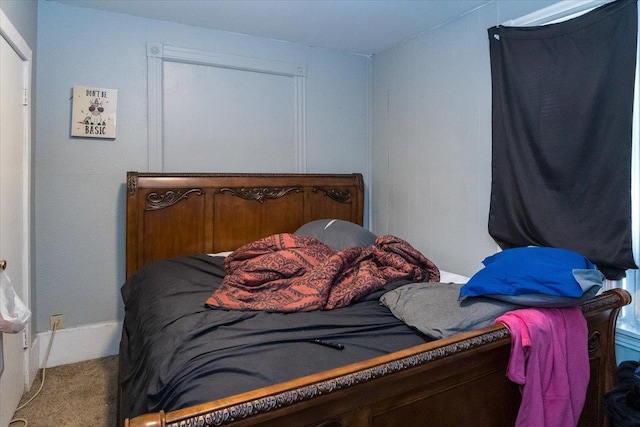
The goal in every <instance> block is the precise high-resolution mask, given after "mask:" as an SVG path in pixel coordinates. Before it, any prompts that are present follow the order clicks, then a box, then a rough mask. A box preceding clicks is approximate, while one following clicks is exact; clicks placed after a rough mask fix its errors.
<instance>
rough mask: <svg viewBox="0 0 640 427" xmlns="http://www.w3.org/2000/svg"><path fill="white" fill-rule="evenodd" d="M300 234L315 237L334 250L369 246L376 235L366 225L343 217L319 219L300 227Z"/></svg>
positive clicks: (297, 232) (298, 231)
mask: <svg viewBox="0 0 640 427" xmlns="http://www.w3.org/2000/svg"><path fill="white" fill-rule="evenodd" d="M294 234H296V235H298V236H306V237H315V238H316V239H318V240H320V241H321V242H322V243H324V244H325V245H327V246H329V247H330V248H331V249H333V250H334V251H341V250H344V249H346V248H351V247H354V246H357V247H363V248H368V247H370V246H371V245H372V244H373V242H374V241H375V240H376V237H377V236H376V235H375V234H373V233H372V232H370V231H369V230H367V229H366V228H364V227H361V226H359V225H358V224H354V223H353V222H349V221H343V220H341V219H318V220H315V221H311V222H308V223H306V224H305V225H303V226H302V227H300V228H298V229H297V230H296V231H295V233H294Z"/></svg>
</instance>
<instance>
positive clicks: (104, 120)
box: [71, 86, 118, 139]
mask: <svg viewBox="0 0 640 427" xmlns="http://www.w3.org/2000/svg"><path fill="white" fill-rule="evenodd" d="M117 105H118V91H117V90H115V89H101V88H95V87H87V86H74V87H73V108H72V113H71V136H83V137H86V138H112V139H113V138H115V137H116V110H117Z"/></svg>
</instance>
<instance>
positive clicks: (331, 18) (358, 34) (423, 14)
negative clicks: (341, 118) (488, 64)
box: [53, 0, 490, 55]
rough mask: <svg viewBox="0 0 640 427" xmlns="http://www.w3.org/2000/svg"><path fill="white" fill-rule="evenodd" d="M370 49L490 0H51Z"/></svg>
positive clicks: (302, 41)
mask: <svg viewBox="0 0 640 427" xmlns="http://www.w3.org/2000/svg"><path fill="white" fill-rule="evenodd" d="M53 1H57V2H59V3H65V4H68V5H71V6H80V7H89V8H95V9H102V10H106V11H111V12H118V13H125V14H129V15H135V16H139V17H144V18H150V19H158V20H162V21H170V22H176V23H180V24H185V25H192V26H197V27H204V28H213V29H217V30H223V31H230V32H234V33H241V34H249V35H253V36H258V37H266V38H270V39H276V40H283V41H288V42H292V43H299V44H303V45H306V46H314V47H323V48H327V49H332V50H337V51H341V52H348V53H357V54H363V55H372V54H376V53H379V52H381V51H383V50H385V49H387V48H389V47H391V46H393V45H395V44H397V43H399V42H401V41H403V40H406V39H408V38H410V37H412V36H414V35H416V34H419V33H421V32H424V31H426V30H429V29H431V28H433V27H436V26H438V25H440V24H442V23H444V22H447V21H450V20H452V19H455V18H456V17H458V16H460V15H463V14H465V13H467V12H469V11H471V10H474V9H476V8H478V7H481V6H482V5H484V4H486V3H489V2H490V0H53Z"/></svg>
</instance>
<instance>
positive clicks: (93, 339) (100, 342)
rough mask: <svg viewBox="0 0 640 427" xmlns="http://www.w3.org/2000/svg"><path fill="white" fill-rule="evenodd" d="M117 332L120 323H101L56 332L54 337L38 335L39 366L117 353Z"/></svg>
mask: <svg viewBox="0 0 640 427" xmlns="http://www.w3.org/2000/svg"><path fill="white" fill-rule="evenodd" d="M121 330H122V322H105V323H94V324H91V325H83V326H78V327H76V328H65V329H60V330H58V331H56V332H55V334H53V333H52V331H46V332H40V333H38V338H37V339H38V340H39V347H40V350H39V356H40V357H39V366H40V368H44V367H45V365H46V367H47V368H50V367H52V366H59V365H67V364H69V363H76V362H83V361H85V360H91V359H98V358H101V357H106V356H112V355H114V354H118V347H119V343H120V335H121ZM52 334H53V342H52V344H51V350H50V351H49V355H48V357H47V351H48V350H49V342H50V341H51V336H52Z"/></svg>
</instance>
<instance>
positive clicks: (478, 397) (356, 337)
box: [118, 172, 631, 427]
mask: <svg viewBox="0 0 640 427" xmlns="http://www.w3.org/2000/svg"><path fill="white" fill-rule="evenodd" d="M363 206H364V183H363V179H362V176H361V175H360V174H175V173H174V174H161V173H138V172H129V173H128V175H127V207H126V209H127V213H126V216H127V220H126V276H127V282H126V283H125V285H124V286H123V298H124V299H125V321H124V326H123V335H122V340H121V343H120V368H119V369H120V372H119V390H118V419H119V423H120V425H124V426H127V427H141V426H145V427H160V426H175V427H177V426H221V425H224V426H226V425H229V426H249V425H273V426H322V427H337V426H353V427H358V426H408V425H429V426H461V425H482V426H504V425H513V424H514V421H515V419H516V416H517V412H518V408H519V404H520V399H521V398H520V391H519V388H518V386H517V385H516V384H514V383H512V382H510V381H509V380H508V379H507V378H506V376H505V372H506V370H507V364H508V361H509V354H510V346H511V337H510V333H509V330H508V329H507V328H506V327H505V326H504V325H502V324H490V325H488V326H484V327H481V328H478V329H473V330H469V331H464V332H460V333H456V334H454V335H451V336H447V337H445V338H442V339H436V340H434V339H430V338H429V337H427V336H424V335H423V334H421V333H419V332H416V331H415V329H413V328H411V327H409V326H407V325H406V324H405V323H404V322H402V321H400V320H398V319H397V318H395V317H394V316H393V315H392V314H391V313H390V312H389V311H388V310H387V309H386V308H385V307H384V306H382V305H381V304H380V302H379V301H378V299H379V298H380V296H381V295H382V294H383V293H384V292H387V291H389V290H393V289H396V288H397V287H398V286H401V285H402V284H405V283H406V281H402V280H399V281H396V282H393V283H389V284H388V285H385V287H384V288H383V289H380V290H378V291H376V292H373V293H371V294H370V295H367V296H366V297H365V298H362V299H359V300H357V302H356V303H354V304H352V305H353V306H358V310H359V311H358V312H354V311H352V310H351V306H352V305H349V306H347V307H343V308H337V309H335V310H316V311H309V312H304V313H299V314H295V313H265V312H253V311H251V312H247V311H234V310H215V309H211V308H208V307H205V304H204V301H205V300H207V298H208V297H209V296H210V295H211V292H212V289H213V288H212V287H211V286H213V285H210V280H209V277H218V278H221V277H223V276H224V271H223V269H222V268H223V263H224V259H225V258H224V256H215V254H221V253H222V255H226V254H227V253H228V251H234V250H236V249H238V248H240V247H242V246H243V245H246V244H249V243H251V242H255V241H257V240H260V239H263V238H264V237H265V236H272V235H276V234H279V233H294V232H295V231H296V230H298V229H299V228H300V227H302V226H303V225H305V224H308V223H311V222H313V221H314V220H321V219H327V218H331V219H336V220H344V221H348V222H351V223H355V224H359V225H362V223H363V212H364V210H363ZM205 284H206V286H205ZM189 287H191V288H189ZM186 289H189V290H188V291H187V290H186ZM167 298H168V299H167ZM167 301H169V302H167ZM630 301H631V298H630V296H629V294H628V293H627V292H626V291H624V290H621V289H613V290H608V291H606V292H603V293H601V294H599V295H597V296H596V297H594V298H593V299H590V300H588V301H586V302H584V303H583V304H582V305H581V309H582V313H583V314H584V316H585V318H586V320H587V325H588V329H589V336H588V347H589V350H588V351H589V369H590V381H589V385H588V389H587V398H586V402H585V405H584V409H583V412H582V416H581V418H580V425H583V426H594V425H598V426H606V425H608V419H607V416H606V414H605V412H604V409H603V405H602V402H601V400H602V396H603V395H604V393H605V392H606V391H608V390H611V389H612V388H613V386H614V385H615V383H616V378H615V352H614V338H615V337H614V333H615V322H616V318H617V315H618V312H619V310H620V308H621V307H622V306H624V305H625V304H628V303H629V302H630ZM149 312H153V314H151V315H152V316H159V317H160V318H162V320H161V321H160V322H159V323H151V324H149V323H145V324H144V325H142V326H141V324H140V323H139V320H140V318H141V317H144V316H146V315H148V313H149ZM194 313H195V314H197V316H196V317H194ZM220 313H222V317H223V320H220V317H219V316H218V315H219V314H220ZM212 316H218V317H215V318H214V317H212ZM293 316H297V317H293ZM267 317H268V319H267ZM292 319H293V320H292ZM216 322H219V323H216ZM234 325H236V326H237V325H241V327H235V326H234ZM260 328H262V329H260ZM293 329H295V330H293ZM214 330H215V333H216V334H218V335H216V336H215V338H214V336H213V331H214ZM172 331H173V332H172ZM300 333H302V334H300ZM247 337H252V338H251V339H252V340H253V341H252V344H251V345H252V346H253V347H250V346H248V344H246V341H244V340H245V339H247ZM381 338H382V339H381ZM197 341H198V342H200V344H198V346H200V345H204V346H205V350H201V349H199V350H194V349H193V347H196V344H195V343H196V342H197ZM256 346H257V347H256ZM193 351H196V352H195V353H194V352H193ZM203 354H207V355H214V358H215V359H216V361H214V362H212V361H211V360H209V359H203V356H202V355H203ZM255 354H258V355H259V357H258V358H257V359H256V358H255V357H254V359H250V358H249V357H250V356H251V355H253V356H255ZM238 373H240V374H242V375H240V376H238V375H237V374H238ZM216 375H218V376H216ZM245 378H251V381H245ZM254 380H256V381H257V382H253V381H254Z"/></svg>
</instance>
